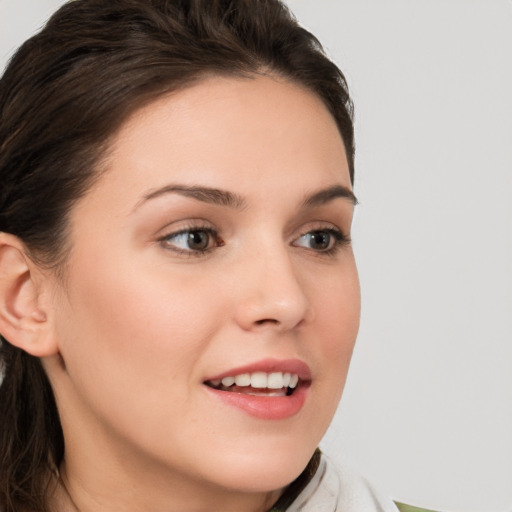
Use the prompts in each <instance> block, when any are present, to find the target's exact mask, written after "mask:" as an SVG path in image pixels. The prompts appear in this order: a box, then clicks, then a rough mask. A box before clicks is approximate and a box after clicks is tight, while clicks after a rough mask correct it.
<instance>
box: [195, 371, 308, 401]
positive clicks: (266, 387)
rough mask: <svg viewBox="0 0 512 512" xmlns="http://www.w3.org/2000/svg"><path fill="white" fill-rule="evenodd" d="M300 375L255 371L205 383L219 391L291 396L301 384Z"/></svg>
mask: <svg viewBox="0 0 512 512" xmlns="http://www.w3.org/2000/svg"><path fill="white" fill-rule="evenodd" d="M299 381H300V379H299V376H298V375H297V374H296V373H288V372H272V373H266V372H253V373H241V374H239V375H228V376H226V377H223V378H222V379H213V380H210V381H206V382H205V384H206V385H208V386H210V387H212V388H214V389H217V390H219V391H228V392H234V393H244V394H248V395H255V396H289V395H291V394H292V393H293V390H294V389H295V388H296V387H297V385H298V384H299Z"/></svg>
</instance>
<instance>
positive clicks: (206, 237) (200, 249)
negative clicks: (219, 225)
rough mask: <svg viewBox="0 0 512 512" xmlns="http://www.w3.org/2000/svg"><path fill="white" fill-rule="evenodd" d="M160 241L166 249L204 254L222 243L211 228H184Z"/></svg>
mask: <svg viewBox="0 0 512 512" xmlns="http://www.w3.org/2000/svg"><path fill="white" fill-rule="evenodd" d="M160 243H161V244H162V245H163V246H164V247H165V248H166V249H170V250H173V251H176V252H181V253H189V254H194V253H197V254H202V253H204V252H206V251H208V250H210V249H212V248H213V247H215V246H219V245H222V244H221V242H220V241H219V240H218V237H217V233H216V232H215V231H214V230H213V229H210V228H197V229H184V230H181V231H178V232H177V233H171V234H169V235H166V236H164V237H163V238H161V239H160Z"/></svg>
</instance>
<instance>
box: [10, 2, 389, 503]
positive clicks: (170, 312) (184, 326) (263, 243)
mask: <svg viewBox="0 0 512 512" xmlns="http://www.w3.org/2000/svg"><path fill="white" fill-rule="evenodd" d="M353 155H354V142H353V126H352V105H351V101H350V98H349V96H348V92H347V88H346V84H345V81H344V78H343V75H342V74H341V72H340V71H339V70H338V69H337V68H336V66H335V65H334V64H333V63H331V62H330V61H329V60H328V59H327V58H326V57H325V56H324V54H323V53H322V51H321V47H320V45H319V44H318V42H317V41H316V39H315V38H314V37H313V36H312V35H311V34H309V33H308V32H307V31H305V30H304V29H302V28H300V27H299V26H298V25H297V24H296V22H295V21H294V19H293V18H292V17H291V15H290V14H289V12H288V11H287V9H286V8H285V7H284V6H283V5H281V4H280V3H279V2H278V1H277V0H265V1H262V0H240V1H237V2H223V1H212V0H202V1H200V0H196V1H190V2H185V1H178V0H176V1H166V0H108V1H107V0H75V1H73V2H71V3H69V4H67V5H65V6H64V7H62V8H61V9H60V10H59V11H58V12H57V13H56V14H55V15H54V16H53V17H52V18H51V19H50V21H49V22H48V24H47V26H46V27H45V28H44V29H43V30H42V31H41V32H40V33H39V34H38V35H36V36H34V37H33V38H32V39H30V40H29V41H27V42H26V43H25V44H24V45H23V46H22V47H21V48H20V50H19V51H18V52H17V54H16V55H15V57H14V58H13V60H12V61H11V63H10V65H9V66H8V68H7V70H6V72H5V74H4V77H3V78H2V81H1V83H0V180H1V183H2V189H1V196H0V232H1V233H0V332H1V333H2V336H3V343H2V359H3V364H4V373H5V377H4V382H3V384H2V386H1V387H0V415H1V416H2V425H1V427H0V428H1V440H0V457H1V468H2V474H1V476H0V509H1V510H3V511H4V512H10V511H14V510H16V511H24V510H27V511H39V510H42V511H45V510H51V511H57V512H61V511H77V510H79V511H82V512H88V511H98V510H102V511H103V510H123V511H127V512H130V511H132V510H152V511H159V512H160V511H161V512H165V511H174V510H180V511H212V510H222V511H242V512H243V511H265V510H274V511H277V510H289V511H292V510H306V511H308V510H309V511H319V510H322V511H323V510H326V511H327V510H336V509H338V510H339V509H342V510H347V511H350V510H354V511H358V512H360V511H365V510H368V511H370V510H386V511H391V510H396V508H395V506H394V505H393V504H392V502H390V501H387V500H380V499H378V498H376V496H375V493H374V491H373V490H372V489H371V488H370V487H369V486H368V485H367V484H366V483H365V482H364V481H361V480H359V479H357V478H355V477H353V476H352V475H349V474H345V473H341V474H338V473H337V472H336V471H335V470H334V469H333V468H332V467H331V466H330V465H329V464H328V462H327V460H326V459H325V457H323V456H322V455H321V454H320V453H319V452H318V451H316V446H317V445H318V442H319V441H320V439H321V437H322V436H323V434H324V432H325V430H326V429H327V427H328V425H329V422H330V421H331V419H332V416H333V414H334V411H335V409H336V406H337V404H338V401H339V398H340V396H341V393H342V390H343V386H344V381H345V377H346V374H347V370H348V365H349V361H350V356H351V353H352V348H353V345H354V342H355V338H356V333H357V329H358V322H359V285H358V279H357V271H356V267H355V262H354V257H353V253H352V249H351V246H350V226H351V220H352V214H353V209H354V205H355V203H356V199H355V196H354V194H353V191H352V183H353V173H354V164H353Z"/></svg>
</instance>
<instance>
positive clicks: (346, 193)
mask: <svg viewBox="0 0 512 512" xmlns="http://www.w3.org/2000/svg"><path fill="white" fill-rule="evenodd" d="M338 198H342V199H348V200H349V201H350V202H351V203H352V204H353V205H354V206H355V205H357V203H358V201H357V197H356V196H355V195H354V193H353V192H352V190H350V188H348V187H345V186H343V185H334V186H332V187H328V188H325V189H322V190H319V191H318V192H315V193H314V194H311V195H309V196H307V197H306V198H305V199H304V201H303V202H302V206H304V207H309V208H311V207H315V206H322V205H323V204H326V203H328V202H330V201H332V200H334V199H338Z"/></svg>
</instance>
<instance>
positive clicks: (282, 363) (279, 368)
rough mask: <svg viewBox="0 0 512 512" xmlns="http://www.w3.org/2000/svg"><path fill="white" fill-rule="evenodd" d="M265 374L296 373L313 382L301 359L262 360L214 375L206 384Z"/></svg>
mask: <svg viewBox="0 0 512 512" xmlns="http://www.w3.org/2000/svg"><path fill="white" fill-rule="evenodd" d="M253 372H265V373H274V372H282V373H295V374H297V375H298V377H299V379H300V380H302V381H308V380H311V370H310V369H309V366H308V365H307V364H306V363H304V362H303V361H300V360H299V359H262V360H261V361H256V362H254V363H250V364H247V365H244V366H238V367H236V368H231V369H230V370H227V371H225V372H222V373H218V374H216V375H212V376H211V377H208V378H207V379H205V382H207V381H211V380H221V379H223V378H224V377H234V376H236V375H241V374H242V373H253Z"/></svg>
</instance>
